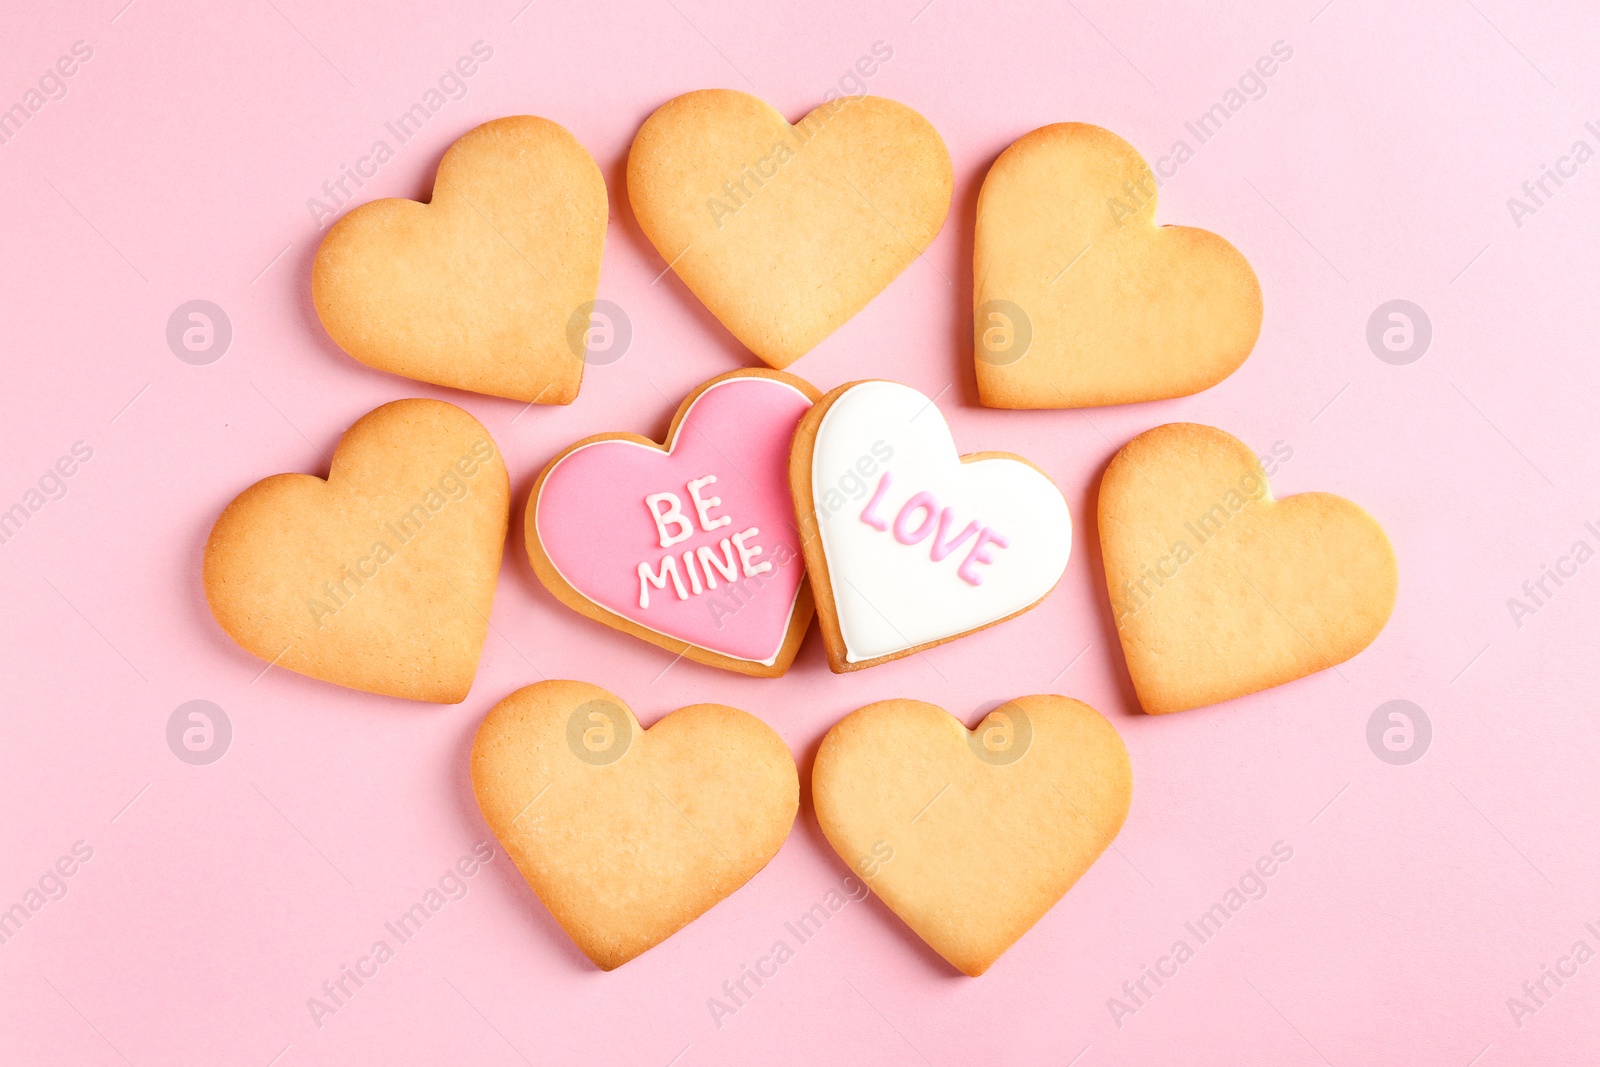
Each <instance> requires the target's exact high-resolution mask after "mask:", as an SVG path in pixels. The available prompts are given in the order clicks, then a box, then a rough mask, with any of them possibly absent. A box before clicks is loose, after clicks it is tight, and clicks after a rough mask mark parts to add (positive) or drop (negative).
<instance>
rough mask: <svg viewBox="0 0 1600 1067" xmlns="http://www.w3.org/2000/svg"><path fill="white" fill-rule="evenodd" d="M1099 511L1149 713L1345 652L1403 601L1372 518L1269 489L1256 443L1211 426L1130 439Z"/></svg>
mask: <svg viewBox="0 0 1600 1067" xmlns="http://www.w3.org/2000/svg"><path fill="white" fill-rule="evenodd" d="M1099 516H1100V546H1101V554H1102V557H1103V559H1104V561H1105V570H1106V588H1107V590H1108V591H1109V592H1110V594H1111V605H1112V610H1113V613H1114V614H1115V616H1116V621H1117V633H1118V635H1119V636H1120V637H1121V639H1122V651H1123V654H1124V655H1125V657H1126V658H1127V662H1128V673H1129V675H1130V676H1131V677H1132V679H1133V686H1134V689H1135V690H1136V691H1137V692H1138V695H1139V703H1140V704H1142V705H1143V706H1144V710H1145V711H1147V712H1150V713H1151V714H1155V715H1159V714H1163V713H1166V712H1169V711H1183V710H1185V709H1188V708H1197V707H1200V706H1202V705H1205V704H1215V703H1217V702H1218V701H1222V700H1229V699H1231V698H1233V697H1237V696H1244V695H1245V694H1246V693H1254V692H1257V691H1259V690H1262V689H1267V688H1270V687H1272V686H1275V685H1282V684H1283V683H1284V682H1289V681H1293V680H1294V679H1296V678H1302V677H1304V676H1305V675H1308V674H1312V673H1314V672H1316V671H1320V670H1322V669H1323V668H1325V667H1332V666H1334V665H1336V664H1339V663H1343V662H1344V661H1345V660H1347V659H1349V658H1350V657H1351V656H1354V655H1355V654H1356V653H1357V652H1360V651H1361V650H1362V649H1364V648H1366V647H1367V646H1368V645H1369V644H1371V643H1372V641H1373V639H1374V638H1376V637H1377V636H1378V632H1379V631H1380V630H1382V629H1383V627H1384V624H1385V623H1386V622H1388V620H1389V613H1390V612H1391V611H1392V610H1393V608H1394V600H1395V593H1396V590H1397V588H1398V585H1399V580H1400V575H1399V569H1398V566H1397V564H1396V562H1395V557H1394V549H1393V548H1392V547H1390V545H1389V539H1388V537H1387V536H1385V535H1384V532H1383V528H1382V527H1381V526H1379V525H1378V522H1377V520H1376V519H1374V518H1373V517H1372V516H1371V515H1369V514H1367V513H1366V512H1365V511H1364V510H1362V509H1361V508H1360V507H1358V506H1357V505H1355V504H1353V503H1351V502H1350V501H1348V500H1346V499H1344V498H1343V497H1339V496H1334V495H1333V494H1331V493H1301V494H1299V495H1296V496H1291V497H1287V498H1286V499H1283V500H1273V499H1272V492H1271V490H1270V489H1269V488H1268V486H1267V478H1266V475H1265V473H1263V471H1262V469H1261V463H1260V461H1259V460H1257V459H1256V457H1255V456H1254V455H1253V454H1252V453H1251V451H1250V449H1249V448H1247V447H1246V446H1245V445H1244V443H1243V442H1241V441H1239V440H1238V439H1237V438H1234V437H1230V436H1229V435H1228V434H1225V433H1223V432H1222V431H1221V430H1217V429H1213V428H1212V427H1210V426H1199V425H1195V424H1193V423H1172V424H1170V425H1166V426H1157V427H1156V428H1155V429H1153V430H1148V431H1146V432H1145V433H1142V434H1140V435H1139V436H1138V437H1135V438H1134V439H1133V440H1132V441H1129V442H1128V443H1127V444H1126V445H1124V446H1123V448H1122V450H1121V451H1120V452H1118V453H1117V454H1116V456H1115V457H1114V458H1113V459H1112V461H1111V464H1110V466H1108V467H1107V468H1106V472H1105V476H1104V478H1103V479H1102V481H1101V484H1100V505H1099Z"/></svg>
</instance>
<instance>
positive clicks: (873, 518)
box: [861, 471, 894, 530]
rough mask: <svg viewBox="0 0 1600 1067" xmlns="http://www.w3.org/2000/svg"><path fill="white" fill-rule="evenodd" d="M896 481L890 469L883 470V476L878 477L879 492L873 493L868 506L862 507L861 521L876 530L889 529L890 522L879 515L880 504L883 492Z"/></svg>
mask: <svg viewBox="0 0 1600 1067" xmlns="http://www.w3.org/2000/svg"><path fill="white" fill-rule="evenodd" d="M893 482H894V475H893V474H890V473H889V472H888V471H884V472H883V477H882V478H879V479H878V489H877V492H875V493H873V494H872V499H871V500H869V501H867V506H866V507H864V508H862V509H861V521H862V522H864V523H866V524H867V525H868V526H871V527H872V528H873V529H875V530H887V529H888V528H889V524H888V523H886V522H884V521H883V520H882V519H881V518H879V517H878V505H879V504H880V503H882V501H883V494H885V493H887V492H888V491H889V486H890V485H891V484H893Z"/></svg>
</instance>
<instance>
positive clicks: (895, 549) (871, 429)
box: [789, 381, 1072, 673]
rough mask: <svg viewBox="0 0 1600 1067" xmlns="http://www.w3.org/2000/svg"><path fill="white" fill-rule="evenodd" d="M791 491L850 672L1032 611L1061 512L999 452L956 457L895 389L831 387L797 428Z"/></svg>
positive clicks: (1042, 483)
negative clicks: (829, 391) (833, 388)
mask: <svg viewBox="0 0 1600 1067" xmlns="http://www.w3.org/2000/svg"><path fill="white" fill-rule="evenodd" d="M789 484H790V487H791V489H792V490H793V492H794V504H795V514H796V515H798V516H799V517H800V524H801V527H800V528H801V533H802V537H803V541H802V547H803V549H804V551H805V557H806V570H807V573H809V574H810V576H811V589H812V593H813V594H814V595H815V597H816V601H817V617H818V618H819V619H820V620H821V621H822V636H823V641H824V643H825V644H826V645H827V649H828V665H829V666H830V667H831V668H832V669H833V670H834V671H835V672H841V673H842V672H845V671H855V670H861V669H863V668H866V667H871V666H875V665H876V664H879V663H885V662H888V661H889V660H892V659H899V658H900V657H902V656H909V655H911V654H912V653H913V652H920V651H922V650H923V649H926V648H931V647H932V646H934V645H937V644H942V643H943V642H945V641H950V640H953V639H955V638H957V637H961V636H963V635H965V634H969V633H972V632H973V631H974V630H980V629H982V628H984V627H986V626H991V625H993V624H994V623H997V622H1002V621H1004V620H1006V619H1009V618H1011V617H1012V616H1014V615H1019V614H1021V613H1022V612H1024V611H1027V610H1028V609H1029V608H1031V607H1033V606H1034V605H1035V604H1037V603H1038V602H1039V601H1041V600H1043V599H1044V598H1045V596H1046V595H1047V594H1049V592H1050V590H1052V589H1054V588H1055V585H1056V582H1057V581H1058V580H1060V578H1061V574H1062V572H1063V571H1064V570H1066V566H1067V557H1068V556H1069V555H1070V554H1071V551H1072V515H1071V513H1070V512H1069V511H1068V510H1067V502H1066V500H1065V499H1063V498H1062V496H1061V490H1059V489H1057V488H1056V487H1055V484H1054V483H1053V482H1051V481H1050V479H1049V478H1048V477H1047V476H1046V475H1045V474H1044V472H1043V471H1041V470H1039V468H1037V467H1035V466H1034V465H1033V464H1031V463H1029V462H1028V461H1027V460H1025V459H1023V458H1021V457H1020V456H1014V455H1011V454H1010V453H1008V452H978V453H974V454H973V455H969V456H960V455H957V453H956V447H955V440H954V439H953V438H952V437H951V436H950V427H949V426H948V425H947V424H946V423H945V421H944V416H943V415H942V414H940V412H939V409H938V408H937V407H936V406H935V405H934V402H933V401H932V400H930V399H928V398H927V397H925V396H923V395H922V394H921V393H919V392H917V391H916V390H915V389H912V388H911V387H909V386H905V385H901V384H899V383H898V382H886V381H865V382H852V383H850V384H848V385H842V386H840V387H839V388H837V389H835V390H834V391H833V392H831V393H829V394H828V395H827V396H825V397H823V398H822V400H821V402H819V403H818V404H817V405H816V406H815V407H813V408H812V409H811V410H810V411H809V412H807V413H806V416H805V418H803V419H801V420H800V427H799V429H798V430H796V432H795V439H794V449H793V451H792V452H791V454H790V458H789Z"/></svg>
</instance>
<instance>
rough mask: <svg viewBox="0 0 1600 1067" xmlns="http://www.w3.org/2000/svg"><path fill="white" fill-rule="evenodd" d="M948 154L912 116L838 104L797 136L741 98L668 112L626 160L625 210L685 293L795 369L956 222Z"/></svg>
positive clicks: (686, 101) (697, 99)
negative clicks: (950, 218) (948, 220)
mask: <svg viewBox="0 0 1600 1067" xmlns="http://www.w3.org/2000/svg"><path fill="white" fill-rule="evenodd" d="M951 188H952V180H951V171H950V154H949V153H948V152H947V151H946V150H945V147H944V141H942V140H941V139H940V137H939V134H938V132H937V131H935V130H934V128H933V127H932V126H931V125H930V124H929V123H928V120H926V119H924V118H923V117H922V116H921V115H919V114H917V113H916V112H915V111H912V110H911V109H910V108H908V107H906V106H905V105H904V104H897V103H895V102H894V101H893V100H885V99H883V98H882V97H874V96H848V97H842V98H840V99H837V100H831V101H829V102H827V103H825V104H823V105H822V106H821V107H819V108H817V109H816V110H815V111H813V112H811V113H810V114H809V115H807V116H806V117H805V118H803V119H801V120H800V122H799V123H798V124H797V125H794V126H790V125H789V124H788V123H787V122H785V121H784V118H783V116H782V115H780V114H778V112H777V111H775V110H774V109H773V108H772V107H771V106H769V105H768V104H766V103H764V102H763V101H761V100H759V99H757V98H756V97H753V96H750V95H748V94H745V93H739V92H733V91H732V90H728V89H707V90H703V91H700V92H693V93H687V94H685V95H683V96H680V97H677V98H675V99H673V100H669V101H667V102H666V103H665V104H663V105H661V107H659V108H657V109H656V111H655V113H654V114H652V115H651V116H650V117H649V118H648V119H646V120H645V123H644V125H643V126H641V127H640V129H639V133H638V135H637V136H636V137H635V138H634V140H633V147H632V148H631V149H629V151H628V201H629V203H631V204H632V205H633V213H634V215H635V216H636V217H637V218H638V220H639V225H640V226H641V227H642V228H643V229H644V232H645V234H646V236H648V237H649V238H650V242H651V243H652V244H654V245H655V246H656V250H657V251H658V252H660V253H661V255H662V258H664V259H665V260H666V261H667V263H668V265H669V266H670V267H671V268H672V270H674V271H676V272H677V274H678V277H680V278H682V279H683V282H684V284H685V285H687V286H688V287H689V289H690V291H691V292H693V293H694V295H695V296H697V297H699V298H700V301H701V302H702V303H703V304H705V306H706V307H707V308H709V309H710V310H711V313H712V314H713V315H715V316H716V317H717V318H718V319H720V320H721V321H722V324H723V325H724V326H726V327H727V328H728V330H729V331H730V332H731V333H732V334H733V335H734V336H735V337H737V338H738V339H739V340H740V341H741V342H743V343H744V345H745V346H746V347H747V348H749V349H750V350H751V351H752V352H754V353H755V354H756V355H758V356H760V357H761V358H762V359H763V360H765V361H766V362H767V363H769V364H771V365H772V366H774V367H786V366H788V365H789V364H790V363H793V362H794V361H795V360H797V359H799V358H800V357H801V356H803V355H805V354H806V353H807V352H809V351H810V350H811V349H812V348H814V347H815V346H816V345H817V344H818V343H819V342H820V341H822V339H823V338H825V337H827V336H828V335H829V334H830V333H832V332H833V331H834V330H836V329H838V327H839V326H840V325H841V324H842V323H844V321H845V320H846V319H848V318H850V317H851V316H852V315H854V314H855V313H856V312H858V311H860V310H861V309H862V308H864V307H866V306H867V302H868V301H870V300H871V299H872V298H873V297H874V296H877V295H878V293H879V292H881V291H882V290H883V288H884V287H885V286H886V285H888V284H889V283H890V282H891V281H893V280H894V278H895V276H896V275H898V274H899V273H900V272H901V271H902V270H904V269H905V268H906V267H907V266H908V265H909V264H910V263H911V261H912V260H913V259H915V258H917V256H919V255H921V254H922V251H923V249H925V248H927V247H928V245H930V244H932V243H933V239H934V238H935V237H936V236H938V234H939V228H940V227H941V226H943V225H944V219H945V215H946V214H947V213H948V212H949V210H950V191H951Z"/></svg>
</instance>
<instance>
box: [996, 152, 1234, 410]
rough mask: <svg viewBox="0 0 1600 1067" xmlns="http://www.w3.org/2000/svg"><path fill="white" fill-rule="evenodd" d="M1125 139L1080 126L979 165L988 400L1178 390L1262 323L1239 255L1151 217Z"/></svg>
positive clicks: (1223, 370) (1147, 175)
mask: <svg viewBox="0 0 1600 1067" xmlns="http://www.w3.org/2000/svg"><path fill="white" fill-rule="evenodd" d="M1155 213H1156V184H1155V177H1154V175H1153V174H1152V173H1151V171H1150V168H1149V166H1148V165H1146V163H1145V161H1144V160H1143V159H1142V158H1141V157H1140V156H1139V153H1138V152H1137V151H1136V150H1135V149H1134V147H1133V146H1132V145H1130V144H1128V142H1126V141H1124V140H1123V139H1122V138H1120V137H1118V136H1117V135H1116V134H1114V133H1111V132H1110V131H1109V130H1104V129H1101V128H1100V127H1098V126H1090V125H1087V124H1085V123H1080V122H1063V123H1058V124H1056V125H1053V126H1045V127H1043V128H1041V129H1038V130H1034V131H1033V132H1032V133H1029V134H1026V135H1025V136H1023V137H1021V138H1019V139H1018V140H1017V141H1016V142H1015V143H1014V144H1012V145H1011V147H1009V148H1007V149H1006V150H1005V151H1004V152H1002V153H1001V154H1000V157H999V158H998V159H997V160H995V162H994V165H993V166H992V167H990V169H989V173H988V176H987V177H985V178H984V182H983V189H982V192H981V193H980V194H979V197H978V220H977V232H976V236H975V238H974V241H973V273H972V276H973V279H974V286H973V308H974V317H973V327H974V349H975V353H976V358H975V365H976V368H977V375H978V392H979V395H980V396H981V398H982V400H983V403H985V404H986V405H988V406H989V407H997V408H1078V407H1095V406H1099V405H1105V404H1130V403H1134V402H1137V401H1143V400H1160V399H1164V398H1168V397H1177V396H1188V395H1189V394H1191V393H1197V392H1199V391H1201V390H1202V389H1206V388H1209V387H1210V386H1213V385H1215V384H1217V383H1218V382H1220V381H1222V379H1224V378H1226V377H1227V376H1228V375H1230V374H1232V373H1233V372H1234V371H1235V370H1237V369H1238V368H1239V366H1240V364H1242V363H1243V362H1244V361H1245V358H1246V357H1247V356H1249V355H1250V351H1251V349H1252V348H1254V347H1255V343H1256V338H1257V336H1258V335H1259V334H1260V332H1261V314H1262V304H1261V286H1260V284H1259V283H1258V282H1257V280H1256V275H1255V271H1254V270H1252V269H1251V267H1250V264H1249V262H1247V261H1246V260H1245V258H1244V256H1243V255H1242V254H1241V253H1240V252H1239V251H1238V250H1237V249H1236V248H1234V247H1233V246H1232V245H1231V244H1229V243H1228V242H1227V241H1226V240H1224V239H1223V238H1222V237H1219V236H1218V235H1216V234H1214V233H1211V232H1210V231H1208V230H1201V229H1196V228H1194V227H1190V226H1158V225H1157V224H1156V221H1155Z"/></svg>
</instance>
